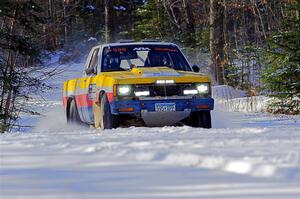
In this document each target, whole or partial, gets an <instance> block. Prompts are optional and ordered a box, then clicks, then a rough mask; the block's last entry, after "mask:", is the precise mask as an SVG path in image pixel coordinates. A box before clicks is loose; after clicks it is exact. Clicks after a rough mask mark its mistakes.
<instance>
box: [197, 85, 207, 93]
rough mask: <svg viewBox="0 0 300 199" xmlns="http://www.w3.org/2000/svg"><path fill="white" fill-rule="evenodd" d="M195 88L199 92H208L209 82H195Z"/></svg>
mask: <svg viewBox="0 0 300 199" xmlns="http://www.w3.org/2000/svg"><path fill="white" fill-rule="evenodd" d="M196 88H197V90H198V92H199V94H204V93H208V92H209V84H208V83H201V84H197V87H196Z"/></svg>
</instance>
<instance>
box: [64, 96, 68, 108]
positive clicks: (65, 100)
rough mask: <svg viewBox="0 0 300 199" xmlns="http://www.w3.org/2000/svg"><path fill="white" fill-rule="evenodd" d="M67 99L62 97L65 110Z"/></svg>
mask: <svg viewBox="0 0 300 199" xmlns="http://www.w3.org/2000/svg"><path fill="white" fill-rule="evenodd" d="M68 99H69V97H63V105H64V107H65V108H66V107H67V102H68Z"/></svg>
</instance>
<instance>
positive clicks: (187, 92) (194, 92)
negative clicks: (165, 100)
mask: <svg viewBox="0 0 300 199" xmlns="http://www.w3.org/2000/svg"><path fill="white" fill-rule="evenodd" d="M183 94H184V95H196V94H198V90H196V89H193V90H183Z"/></svg>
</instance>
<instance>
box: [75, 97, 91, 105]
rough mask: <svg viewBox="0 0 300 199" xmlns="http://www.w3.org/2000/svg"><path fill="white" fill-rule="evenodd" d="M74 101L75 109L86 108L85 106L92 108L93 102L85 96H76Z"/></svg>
mask: <svg viewBox="0 0 300 199" xmlns="http://www.w3.org/2000/svg"><path fill="white" fill-rule="evenodd" d="M75 101H76V105H77V107H78V108H79V107H87V106H93V101H92V100H90V99H89V98H88V95H87V94H82V95H76V96H75Z"/></svg>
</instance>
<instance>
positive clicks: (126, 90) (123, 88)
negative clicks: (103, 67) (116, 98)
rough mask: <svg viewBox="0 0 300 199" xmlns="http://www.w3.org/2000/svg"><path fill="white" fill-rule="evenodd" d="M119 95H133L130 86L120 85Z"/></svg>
mask: <svg viewBox="0 0 300 199" xmlns="http://www.w3.org/2000/svg"><path fill="white" fill-rule="evenodd" d="M117 91H118V95H121V96H128V95H130V94H131V86H129V85H119V86H118V90H117Z"/></svg>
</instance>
